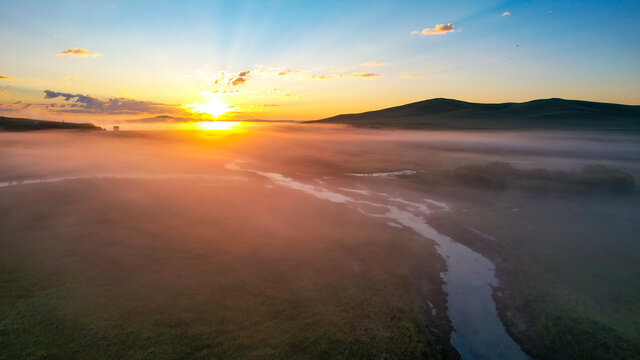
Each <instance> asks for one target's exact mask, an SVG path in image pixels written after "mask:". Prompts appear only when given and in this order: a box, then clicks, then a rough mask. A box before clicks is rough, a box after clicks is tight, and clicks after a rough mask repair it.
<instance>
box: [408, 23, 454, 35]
mask: <svg viewBox="0 0 640 360" xmlns="http://www.w3.org/2000/svg"><path fill="white" fill-rule="evenodd" d="M453 31H454V30H453V24H452V23H448V24H438V25H436V26H435V27H434V28H433V29H431V28H424V29H422V30H421V31H418V30H414V31H412V32H411V35H418V34H420V35H422V36H429V35H444V34H446V33H450V32H453Z"/></svg>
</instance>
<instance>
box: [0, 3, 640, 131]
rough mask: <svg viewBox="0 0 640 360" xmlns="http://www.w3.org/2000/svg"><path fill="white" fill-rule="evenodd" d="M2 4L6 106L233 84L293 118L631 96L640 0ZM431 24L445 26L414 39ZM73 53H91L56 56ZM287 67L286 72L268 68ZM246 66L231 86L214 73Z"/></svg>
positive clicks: (266, 114)
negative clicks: (423, 103)
mask: <svg viewBox="0 0 640 360" xmlns="http://www.w3.org/2000/svg"><path fill="white" fill-rule="evenodd" d="M0 10H1V11H0V12H1V13H2V19H3V21H2V22H0V46H2V49H3V50H2V52H1V53H0V76H4V77H5V79H2V80H0V91H1V92H2V93H1V94H0V104H3V108H0V110H2V111H3V112H5V113H6V112H14V113H28V112H29V111H35V110H34V109H38V114H39V115H42V116H47V117H52V118H55V117H59V116H63V115H74V116H85V117H88V116H97V115H100V116H103V115H104V116H107V115H119V116H125V115H126V116H134V115H138V114H137V113H135V111H133V112H131V111H128V112H126V111H125V112H118V111H119V110H118V108H116V107H111V108H105V107H104V106H103V107H94V108H85V107H83V106H82V105H77V106H74V112H66V111H63V112H60V111H55V109H53V108H51V107H49V106H47V105H50V104H51V103H53V102H57V103H60V104H64V103H65V102H67V103H71V104H72V103H74V102H77V101H78V98H69V100H64V98H63V97H58V98H52V99H44V96H43V94H44V90H51V91H54V92H60V93H64V94H72V95H86V96H91V97H94V98H96V99H100V101H106V100H108V99H111V98H122V99H132V100H136V101H143V102H153V103H157V104H166V105H168V106H175V107H176V108H179V106H180V105H181V104H189V103H202V102H206V101H208V100H207V99H208V98H207V97H206V95H203V92H206V91H210V92H214V91H216V90H218V93H217V94H221V93H222V91H224V90H227V91H228V93H225V96H224V98H218V100H216V101H219V100H221V99H222V100H223V101H224V102H225V103H226V104H229V105H230V106H231V107H233V108H234V109H237V110H238V111H237V112H236V113H238V114H242V116H245V117H260V118H288V119H292V118H299V119H310V118H319V117H324V116H329V115H333V114H336V113H341V112H355V111H363V110H369V109H375V108H381V107H386V106H392V105H398V104H402V103H407V102H411V101H417V100H422V99H427V98H432V97H451V98H458V99H462V100H468V101H481V102H501V101H525V100H530V99H534V98H546V97H564V98H574V99H587V100H595V101H610V102H620V103H631V104H640V85H639V84H640V70H639V68H640V66H638V64H640V2H638V1H482V2H479V1H446V2H444V1H442V2H439V1H438V2H436V1H393V2H391V1H321V2H306V1H247V2H242V1H218V2H214V1H179V2H177V1H176V2H169V1H164V2H163V1H129V2H124V1H113V2H95V3H94V2H89V1H55V2H51V1H1V2H0ZM504 13H509V14H508V15H503V14H504ZM438 24H442V25H447V24H452V27H453V31H449V32H445V33H439V34H432V33H428V35H426V36H425V35H421V34H417V35H416V34H414V35H411V33H412V32H413V31H418V32H420V31H422V30H423V29H425V28H429V29H434V28H435V27H436V26H437V25H438ZM71 48H80V49H86V50H87V51H88V52H90V53H91V54H92V55H95V54H97V55H96V56H67V55H59V54H60V53H61V52H63V51H64V50H67V49H71ZM365 64H369V65H365ZM373 64H377V65H373ZM283 70H291V71H294V72H292V73H290V74H289V75H288V76H280V77H278V76H275V75H274V74H275V73H277V72H279V71H283ZM246 71H249V72H250V73H249V74H248V75H247V76H245V77H246V79H245V80H246V82H244V83H242V84H239V85H238V86H233V87H230V86H228V84H227V85H225V86H220V85H221V84H222V83H223V82H230V79H231V78H229V79H226V78H225V80H223V81H222V82H218V83H215V81H213V80H212V78H213V77H215V76H213V74H220V72H225V74H226V75H225V76H227V77H228V76H237V75H238V74H240V73H242V72H246ZM260 71H261V72H260ZM203 74H208V75H206V76H205V75H203ZM230 74H231V75H230ZM233 74H235V75H233ZM270 74H271V75H273V76H270ZM365 74H369V75H370V76H364V75H365ZM294 75H295V76H294ZM206 78H209V80H206ZM216 96H218V95H216ZM17 101H22V102H23V103H25V104H26V103H30V104H34V106H32V107H29V108H27V109H21V108H20V106H17V105H15V106H13V105H11V104H13V103H15V102H17ZM83 109H84V110H86V112H83ZM162 109H165V108H160V107H158V108H157V109H155V110H153V111H151V113H159V112H161V111H163V110H162ZM242 109H246V111H244V112H243V111H240V110H242ZM58 110H59V109H58ZM110 110H111V113H110V112H109V111H110ZM140 115H142V112H140Z"/></svg>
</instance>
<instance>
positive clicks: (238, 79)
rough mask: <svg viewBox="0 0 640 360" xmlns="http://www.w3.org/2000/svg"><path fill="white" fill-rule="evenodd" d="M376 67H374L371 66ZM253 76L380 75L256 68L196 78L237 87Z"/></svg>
mask: <svg viewBox="0 0 640 360" xmlns="http://www.w3.org/2000/svg"><path fill="white" fill-rule="evenodd" d="M383 64H385V63H381V62H378V63H377V65H378V66H379V65H383ZM371 66H376V65H371ZM254 75H260V76H263V77H278V78H292V79H296V80H329V79H349V78H351V79H353V78H375V77H379V76H380V74H378V73H373V72H339V71H336V72H328V73H314V72H310V71H306V70H296V69H289V68H263V67H258V68H256V69H253V70H247V71H242V72H239V73H229V72H224V71H221V72H218V73H206V72H201V71H200V72H197V73H196V76H197V78H198V79H200V80H204V81H207V82H212V83H214V84H216V85H219V86H220V85H222V86H224V85H231V86H238V85H243V84H245V83H247V82H248V81H249V78H251V77H252V76H254Z"/></svg>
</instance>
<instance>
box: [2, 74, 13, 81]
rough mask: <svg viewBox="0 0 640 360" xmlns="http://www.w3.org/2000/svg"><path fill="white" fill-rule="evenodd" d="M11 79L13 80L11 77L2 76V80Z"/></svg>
mask: <svg viewBox="0 0 640 360" xmlns="http://www.w3.org/2000/svg"><path fill="white" fill-rule="evenodd" d="M9 79H11V76H3V75H0V80H9Z"/></svg>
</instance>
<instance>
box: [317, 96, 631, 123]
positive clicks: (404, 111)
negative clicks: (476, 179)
mask: <svg viewBox="0 0 640 360" xmlns="http://www.w3.org/2000/svg"><path fill="white" fill-rule="evenodd" d="M309 123H339V124H349V125H354V126H362V127H395V128H411V129H610V130H640V106H634V105H620V104H610V103H600V102H591V101H579V100H564V99H556V98H554V99H540V100H533V101H528V102H523V103H499V104H483V103H471V102H466V101H460V100H454V99H444V98H435V99H431V100H424V101H419V102H415V103H411V104H407V105H402V106H396V107H391V108H387V109H382V110H376V111H368V112H364V113H359V114H344V115H338V116H334V117H330V118H327V119H322V120H315V121H309Z"/></svg>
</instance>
